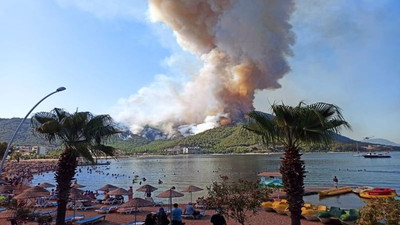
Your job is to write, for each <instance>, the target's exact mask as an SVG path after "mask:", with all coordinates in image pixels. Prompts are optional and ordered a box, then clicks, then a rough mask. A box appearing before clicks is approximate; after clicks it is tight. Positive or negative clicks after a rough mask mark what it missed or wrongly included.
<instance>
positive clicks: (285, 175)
mask: <svg viewBox="0 0 400 225" xmlns="http://www.w3.org/2000/svg"><path fill="white" fill-rule="evenodd" d="M280 172H281V174H282V181H283V185H284V190H285V192H286V194H287V200H288V203H289V211H290V213H291V220H292V225H300V224H301V223H300V217H301V207H302V205H303V195H304V173H305V170H304V162H303V161H302V160H301V154H300V153H299V149H298V148H296V147H290V148H289V149H287V150H286V151H285V154H284V158H283V159H282V165H281V168H280Z"/></svg>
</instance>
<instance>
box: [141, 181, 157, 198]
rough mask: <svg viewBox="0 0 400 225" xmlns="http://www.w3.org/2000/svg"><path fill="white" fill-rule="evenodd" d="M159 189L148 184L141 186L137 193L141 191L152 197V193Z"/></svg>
mask: <svg viewBox="0 0 400 225" xmlns="http://www.w3.org/2000/svg"><path fill="white" fill-rule="evenodd" d="M157 189H158V188H156V187H153V186H151V185H150V184H146V185H143V186H141V187H140V188H138V189H136V191H140V192H144V193H146V196H147V197H150V196H151V192H153V191H155V190H157ZM148 193H150V195H147V194H148Z"/></svg>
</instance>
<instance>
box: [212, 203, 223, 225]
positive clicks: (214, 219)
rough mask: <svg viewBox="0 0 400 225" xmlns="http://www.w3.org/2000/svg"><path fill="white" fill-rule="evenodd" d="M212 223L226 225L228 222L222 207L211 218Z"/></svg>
mask: <svg viewBox="0 0 400 225" xmlns="http://www.w3.org/2000/svg"><path fill="white" fill-rule="evenodd" d="M210 222H211V223H212V224H213V225H226V220H225V218H224V216H223V215H222V209H221V207H218V208H217V210H216V213H215V214H214V215H213V216H212V217H211V220H210Z"/></svg>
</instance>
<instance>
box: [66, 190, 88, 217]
mask: <svg viewBox="0 0 400 225" xmlns="http://www.w3.org/2000/svg"><path fill="white" fill-rule="evenodd" d="M83 192H84V191H82V190H79V189H78V188H71V190H70V192H69V198H70V199H73V200H74V218H75V212H76V200H82V199H89V197H87V196H85V195H83V194H82V193H83Z"/></svg>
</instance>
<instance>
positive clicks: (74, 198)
mask: <svg viewBox="0 0 400 225" xmlns="http://www.w3.org/2000/svg"><path fill="white" fill-rule="evenodd" d="M75 211H76V199H75V197H74V219H75Z"/></svg>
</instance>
